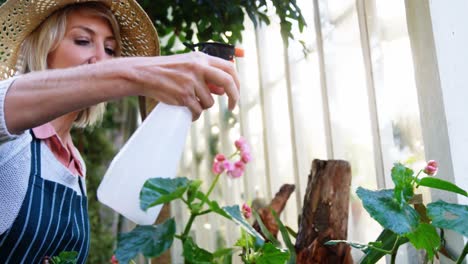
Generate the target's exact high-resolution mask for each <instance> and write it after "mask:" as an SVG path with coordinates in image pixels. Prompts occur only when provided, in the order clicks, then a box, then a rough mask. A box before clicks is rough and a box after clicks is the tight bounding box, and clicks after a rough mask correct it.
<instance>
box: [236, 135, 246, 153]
mask: <svg viewBox="0 0 468 264" xmlns="http://www.w3.org/2000/svg"><path fill="white" fill-rule="evenodd" d="M234 145H235V146H236V148H237V149H238V150H239V151H243V150H245V149H247V148H248V147H249V145H248V144H247V141H246V140H245V138H243V137H240V138H239V139H238V140H236V141H235V142H234Z"/></svg>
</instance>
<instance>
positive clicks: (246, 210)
mask: <svg viewBox="0 0 468 264" xmlns="http://www.w3.org/2000/svg"><path fill="white" fill-rule="evenodd" d="M242 214H243V215H244V217H245V218H246V219H249V218H250V217H251V216H252V208H250V206H248V205H247V204H246V203H244V204H243V205H242Z"/></svg>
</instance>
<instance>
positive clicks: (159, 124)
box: [97, 103, 192, 225]
mask: <svg viewBox="0 0 468 264" xmlns="http://www.w3.org/2000/svg"><path fill="white" fill-rule="evenodd" d="M191 122H192V113H191V112H190V111H189V110H188V108H186V107H183V106H173V105H167V104H164V103H159V104H158V105H157V106H156V107H155V108H154V109H153V111H152V112H151V113H150V114H149V115H148V117H147V118H146V119H145V121H144V122H143V123H142V124H141V125H140V127H138V129H137V130H136V131H135V132H134V133H133V135H132V136H131V137H130V139H129V140H128V141H127V143H126V144H125V145H124V146H123V148H122V149H121V150H120V151H119V153H118V154H117V155H116V156H115V158H114V159H113V160H112V163H111V164H110V166H109V168H108V170H107V172H106V174H105V175H104V178H103V180H102V182H101V184H100V185H99V188H98V190H97V197H98V200H99V201H100V202H101V203H103V204H105V205H107V206H109V207H111V208H112V209H114V210H115V211H117V212H118V213H120V214H122V215H123V216H125V217H126V218H128V219H130V220H132V221H133V222H135V223H137V224H139V225H150V224H153V223H154V222H155V220H156V218H157V217H158V215H159V212H160V211H161V207H162V205H158V206H155V207H152V208H150V209H148V210H147V211H146V212H145V211H143V210H142V209H141V208H140V191H141V188H142V187H143V184H144V183H145V181H146V180H148V179H150V178H155V177H164V178H173V177H175V175H176V173H177V165H178V163H179V160H180V156H181V154H182V151H183V149H184V146H185V140H186V138H187V132H188V130H189V127H190V124H191Z"/></svg>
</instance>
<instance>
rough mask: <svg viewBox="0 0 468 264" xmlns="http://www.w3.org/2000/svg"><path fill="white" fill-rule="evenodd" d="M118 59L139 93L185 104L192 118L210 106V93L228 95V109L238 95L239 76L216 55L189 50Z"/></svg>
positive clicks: (168, 102) (234, 103) (162, 100)
mask: <svg viewBox="0 0 468 264" xmlns="http://www.w3.org/2000/svg"><path fill="white" fill-rule="evenodd" d="M117 60H119V59H117ZM121 60H122V62H123V63H122V64H121V65H122V66H123V67H124V68H125V70H123V72H124V76H125V77H126V78H127V80H128V81H130V84H131V85H132V86H133V87H134V89H135V90H136V91H138V92H137V93H138V94H140V95H144V96H149V97H152V98H154V99H156V100H158V101H161V102H164V103H167V104H172V105H182V106H187V107H188V108H189V109H190V111H191V112H192V114H193V119H194V120H196V119H198V118H199V117H200V114H201V112H202V111H203V110H204V109H207V108H210V107H211V106H213V104H214V99H213V96H212V94H218V95H222V94H227V96H228V98H229V109H231V110H232V109H233V108H234V107H235V105H236V102H237V100H238V98H239V79H238V76H237V72H236V70H235V68H234V64H233V63H232V62H229V61H226V60H223V59H220V58H217V57H213V56H209V55H206V54H204V53H200V52H192V53H186V54H180V55H172V56H161V57H137V58H122V59H121ZM124 60H125V62H124ZM208 84H210V85H208Z"/></svg>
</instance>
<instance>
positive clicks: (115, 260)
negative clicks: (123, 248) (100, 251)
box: [109, 255, 119, 264]
mask: <svg viewBox="0 0 468 264" xmlns="http://www.w3.org/2000/svg"><path fill="white" fill-rule="evenodd" d="M109 262H110V263H112V264H119V261H118V260H117V258H116V257H115V255H112V258H111V259H110V261H109Z"/></svg>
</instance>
